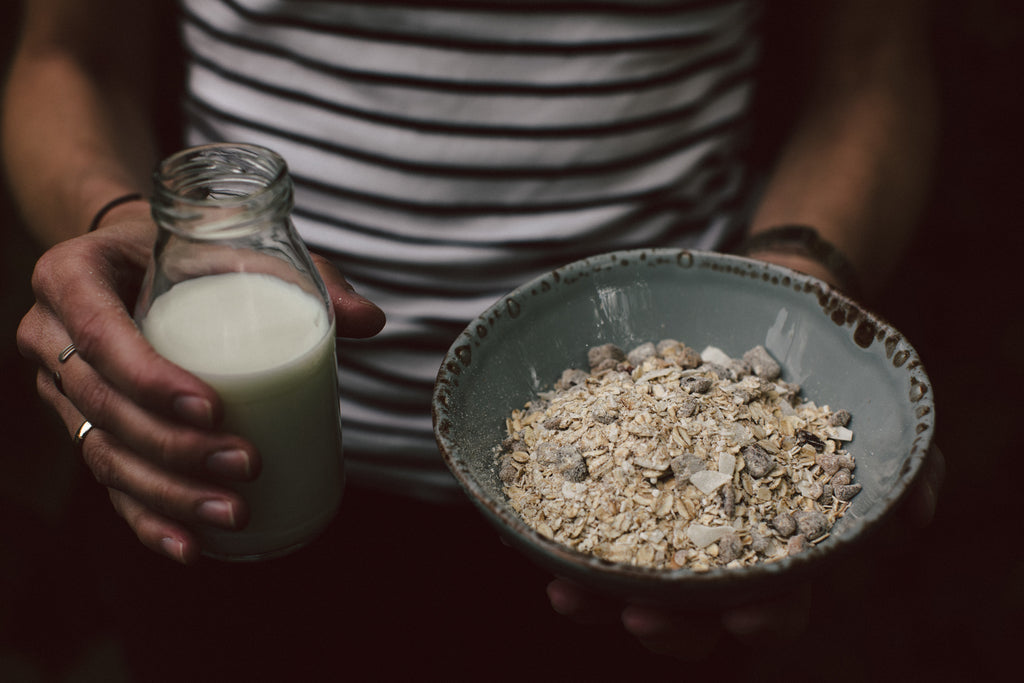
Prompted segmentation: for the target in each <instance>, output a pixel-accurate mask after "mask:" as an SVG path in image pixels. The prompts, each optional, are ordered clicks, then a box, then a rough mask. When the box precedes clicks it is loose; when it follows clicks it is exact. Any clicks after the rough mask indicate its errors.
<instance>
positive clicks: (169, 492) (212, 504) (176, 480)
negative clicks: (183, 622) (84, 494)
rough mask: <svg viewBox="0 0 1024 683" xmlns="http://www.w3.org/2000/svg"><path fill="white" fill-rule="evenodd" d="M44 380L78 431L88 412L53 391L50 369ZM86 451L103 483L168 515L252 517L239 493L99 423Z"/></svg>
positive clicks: (182, 518) (229, 523)
mask: <svg viewBox="0 0 1024 683" xmlns="http://www.w3.org/2000/svg"><path fill="white" fill-rule="evenodd" d="M38 384H39V389H40V393H42V394H45V395H47V397H48V398H49V399H51V400H52V402H53V405H54V406H55V407H56V408H57V412H58V414H59V415H60V417H61V419H62V420H63V421H64V424H65V426H66V427H67V429H68V432H69V434H74V433H75V432H77V430H78V428H79V427H80V426H81V424H82V422H83V421H84V420H85V418H84V417H83V416H82V414H81V413H79V412H78V411H77V410H76V409H75V407H74V406H73V405H72V404H71V402H70V401H68V400H66V399H63V400H62V399H61V398H58V397H55V396H54V395H53V394H55V393H57V391H56V387H54V386H53V383H52V380H50V379H49V376H48V375H47V374H46V373H45V372H40V373H39V380H38ZM81 457H82V459H83V461H84V462H85V464H86V466H87V467H88V468H89V469H90V471H91V472H92V474H93V477H94V478H95V479H96V481H98V482H99V483H100V484H102V485H103V486H106V487H108V488H111V489H116V490H117V491H120V492H123V493H125V494H127V495H129V496H130V497H132V498H134V499H135V500H136V501H138V504H140V505H144V506H145V507H146V508H147V509H148V510H150V511H152V512H153V513H155V514H157V515H160V516H161V517H163V518H165V519H171V520H176V521H178V522H180V523H182V524H187V525H196V524H206V525H212V526H216V527H219V528H225V529H240V528H243V527H244V526H245V524H246V523H247V521H248V508H247V506H246V504H245V502H244V500H243V499H242V498H241V496H239V495H238V494H237V493H235V492H233V491H231V490H229V489H226V488H223V487H217V486H214V485H211V484H205V483H202V482H199V481H196V480H193V479H188V478H185V477H182V476H180V475H176V474H173V473H170V472H166V471H164V470H162V469H160V468H158V467H156V466H154V465H153V464H152V463H150V462H148V461H146V460H145V459H144V458H141V457H139V456H138V455H136V454H134V453H131V452H130V451H128V450H127V449H126V448H125V447H124V445H123V444H121V443H120V442H118V440H117V439H116V437H114V436H113V435H111V434H109V433H108V432H106V431H104V430H103V429H101V428H93V429H92V431H90V432H89V434H88V436H87V437H86V438H85V440H84V441H83V442H82V445H81ZM129 523H131V522H129ZM133 530H135V527H133ZM136 532H137V533H138V531H137V530H136ZM147 538H148V540H150V541H151V540H152V538H150V537H147ZM186 552H187V551H186Z"/></svg>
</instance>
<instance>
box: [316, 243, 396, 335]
mask: <svg viewBox="0 0 1024 683" xmlns="http://www.w3.org/2000/svg"><path fill="white" fill-rule="evenodd" d="M312 257H313V264H314V265H315V266H316V268H317V270H319V271H320V277H321V278H323V281H324V284H325V285H326V286H327V295H328V296H329V297H330V300H331V305H333V306H334V315H335V318H336V319H337V321H338V336H339V337H352V338H356V339H365V338H367V337H372V336H373V335H375V334H377V333H378V332H380V331H381V329H382V328H383V327H384V323H385V322H386V320H387V318H386V316H385V315H384V311H382V310H381V309H380V307H378V306H377V304H375V303H373V302H372V301H370V300H369V299H367V298H366V297H364V296H362V295H360V294H358V293H356V291H355V289H354V288H353V287H352V285H350V284H349V283H348V280H346V279H345V276H344V275H343V274H342V272H341V271H340V270H338V267H337V266H335V265H334V264H333V263H331V262H330V261H328V260H327V259H326V258H324V257H323V256H320V255H318V254H313V255H312Z"/></svg>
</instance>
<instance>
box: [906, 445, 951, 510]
mask: <svg viewBox="0 0 1024 683" xmlns="http://www.w3.org/2000/svg"><path fill="white" fill-rule="evenodd" d="M945 478H946V458H945V456H944V455H943V454H942V451H940V450H939V447H938V446H934V445H933V446H932V447H931V448H930V449H929V451H928V455H927V456H926V457H925V460H924V463H923V464H922V470H921V475H920V478H919V480H918V481H917V483H915V485H914V488H913V490H912V491H911V492H910V498H909V500H908V505H909V509H908V512H909V515H910V522H911V524H913V525H914V527H916V528H917V529H923V528H925V527H927V526H928V525H929V524H931V521H932V519H933V518H934V517H935V509H936V507H937V506H938V502H939V492H940V491H941V490H942V483H943V481H944V480H945Z"/></svg>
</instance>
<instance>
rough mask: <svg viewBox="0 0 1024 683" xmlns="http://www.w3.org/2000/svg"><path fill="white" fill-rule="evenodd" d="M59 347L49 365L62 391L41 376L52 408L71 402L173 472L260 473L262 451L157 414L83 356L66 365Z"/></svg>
mask: <svg viewBox="0 0 1024 683" xmlns="http://www.w3.org/2000/svg"><path fill="white" fill-rule="evenodd" d="M56 334H57V333H56V332H55V333H54V335H56ZM51 336H53V335H51ZM55 349H56V346H51V348H50V349H49V352H48V353H47V354H46V355H47V356H49V357H50V358H52V360H50V361H48V363H47V364H46V365H49V368H50V371H49V373H48V374H49V376H50V377H52V376H53V375H54V374H55V373H56V372H60V374H61V384H62V387H61V388H60V393H57V391H56V390H54V391H51V390H50V387H49V386H47V380H46V377H41V378H40V386H39V391H40V394H41V395H43V396H44V397H45V398H47V399H48V401H49V402H50V403H51V404H52V405H54V406H58V405H59V404H61V403H63V402H65V401H70V402H71V403H72V404H73V405H74V406H76V408H75V410H76V411H77V412H79V413H81V414H83V415H84V416H86V417H87V418H88V419H89V421H90V422H92V423H93V424H94V425H95V426H97V427H100V428H102V429H104V430H105V431H107V432H110V433H112V434H116V435H117V438H118V439H119V440H120V441H121V442H122V443H123V444H124V445H125V447H126V448H127V449H128V450H131V451H133V452H135V453H138V454H140V455H142V456H144V457H146V458H147V459H149V460H150V461H152V462H153V463H156V464H158V465H160V466H161V467H164V468H167V469H169V470H171V471H174V472H178V473H182V474H187V475H192V476H200V477H206V478H209V477H214V478H221V479H231V480H236V481H248V480H251V479H253V478H255V477H256V476H257V475H258V474H259V471H260V466H261V463H260V458H259V453H258V452H257V451H256V449H255V448H254V447H253V446H252V445H251V444H250V443H248V442H247V441H245V440H244V439H242V438H241V437H239V436H236V435H232V434H222V433H214V432H208V431H203V430H197V429H195V428H191V427H187V426H183V425H180V424H178V423H174V422H171V421H169V420H166V419H164V418H161V417H160V416H158V415H154V414H153V413H150V412H149V411H146V410H144V409H142V408H141V407H139V406H137V405H136V404H134V403H133V402H132V401H131V400H130V399H129V398H128V397H126V396H124V395H123V394H121V393H120V392H119V391H118V390H117V389H116V388H115V387H113V386H112V385H111V384H109V383H108V382H106V380H105V379H104V378H102V377H100V376H99V374H98V373H96V372H95V371H94V370H93V369H92V368H91V367H89V365H88V364H87V363H86V362H85V360H84V359H81V358H79V357H78V354H73V355H72V356H71V357H70V358H68V359H67V360H66V361H65V362H63V363H61V362H60V361H59V360H58V358H57V357H58V354H59V353H60V352H57V351H55ZM46 365H44V368H45V367H46ZM46 374H47V373H46V372H45V371H44V375H46ZM69 428H73V425H69Z"/></svg>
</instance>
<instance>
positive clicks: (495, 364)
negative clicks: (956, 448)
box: [433, 249, 935, 606]
mask: <svg viewBox="0 0 1024 683" xmlns="http://www.w3.org/2000/svg"><path fill="white" fill-rule="evenodd" d="M669 337H671V338H675V339H679V340H681V341H684V342H686V343H687V344H688V345H690V346H693V347H695V348H697V349H701V348H703V347H704V346H705V345H708V344H712V345H715V346H719V347H720V348H722V349H723V350H724V351H726V352H727V353H730V354H734V355H735V354H739V353H742V352H743V351H745V350H746V349H748V348H751V347H753V346H755V345H757V344H763V345H764V346H766V348H768V350H769V351H770V352H771V353H772V354H773V355H774V356H775V357H776V359H777V360H779V361H780V363H781V364H782V366H783V368H784V375H783V376H784V378H785V379H787V380H788V381H794V382H797V383H799V384H800V385H801V386H802V387H803V391H804V395H805V396H806V397H807V398H810V399H811V400H814V401H816V402H818V403H828V404H829V405H831V406H832V407H833V408H837V409H838V408H845V409H847V410H849V411H850V413H851V414H852V415H853V421H852V422H851V424H850V427H851V429H853V431H854V434H855V438H854V440H853V441H852V442H851V443H850V444H849V446H848V448H849V450H850V452H851V454H852V455H854V457H855V458H856V459H857V464H858V467H857V471H856V479H857V482H858V483H861V484H862V485H863V486H864V489H863V490H862V491H861V493H860V494H859V495H858V496H857V497H856V498H855V499H854V502H853V506H852V507H851V509H850V512H849V513H848V514H847V515H846V516H845V517H844V518H843V519H841V520H840V521H839V523H838V524H837V525H836V527H835V528H834V529H833V534H832V536H831V537H829V538H828V539H826V540H825V541H824V542H822V543H821V544H819V545H817V546H815V547H813V548H811V549H809V550H807V551H806V552H804V553H801V554H800V555H798V556H795V557H793V558H787V559H785V560H782V561H780V562H776V563H771V564H765V565H760V566H756V567H750V568H744V569H735V570H734V569H724V568H719V569H713V570H711V571H709V572H706V573H695V572H692V571H690V570H687V569H681V570H676V571H655V570H646V569H640V568H636V567H629V566H624V565H618V564H612V563H609V562H606V561H602V560H599V559H597V558H593V557H589V556H583V555H580V554H579V553H576V552H574V551H572V550H569V549H567V548H565V547H563V546H561V545H559V544H557V543H554V542H551V541H548V540H546V539H544V538H542V537H541V536H539V535H538V534H537V533H536V532H534V531H533V530H532V529H530V528H529V527H527V526H526V525H525V524H524V523H523V522H522V521H521V520H520V519H519V517H518V516H517V515H516V513H515V512H514V511H513V510H512V509H511V508H510V507H509V506H508V505H507V503H506V502H505V500H504V495H503V494H502V492H501V485H500V482H499V480H498V478H497V472H496V468H495V466H494V452H495V449H496V448H497V447H498V444H499V443H500V441H501V439H502V436H503V433H504V431H503V430H504V419H505V417H506V416H507V415H508V414H509V412H511V410H512V409H513V408H515V407H518V406H521V405H522V404H523V403H524V402H526V401H527V400H529V399H530V398H532V397H533V396H535V395H536V393H537V392H538V391H542V390H544V389H547V388H550V384H551V382H553V381H554V380H555V379H556V378H557V377H558V375H559V374H560V373H561V371H562V370H563V369H565V368H567V367H572V366H578V367H585V362H586V350H587V348H588V347H590V346H594V345H598V344H602V343H606V342H613V343H616V344H618V345H620V346H622V347H623V348H630V347H631V346H632V345H636V344H639V343H642V342H644V341H658V340H659V339H664V338H669ZM433 419H434V431H435V436H436V438H437V443H438V446H439V448H440V450H441V453H442V456H443V457H444V460H445V462H446V464H447V465H448V467H449V469H450V470H451V471H452V473H453V474H454V476H455V478H456V479H457V480H458V481H459V483H460V484H461V485H462V487H463V489H464V490H465V492H466V494H467V495H468V496H469V498H470V500H471V501H472V502H473V503H474V504H475V505H476V507H477V508H478V509H479V510H480V511H481V512H482V513H483V514H484V516H485V517H486V518H487V519H489V520H490V521H491V522H492V523H493V524H494V525H495V526H496V528H497V529H498V530H499V531H500V532H501V533H502V534H503V535H504V536H505V537H506V538H507V540H508V541H509V542H510V544H512V545H513V546H514V547H516V548H518V549H519V550H521V551H522V552H524V553H526V554H527V555H528V556H529V557H531V558H532V559H533V560H534V561H535V562H537V563H538V564H540V565H541V566H543V567H546V568H547V569H549V570H550V571H551V572H552V573H554V574H557V575H559V576H563V577H566V578H569V579H572V580H574V581H577V582H579V583H581V584H583V585H587V586H589V587H591V588H593V589H595V590H599V591H604V592H607V593H610V594H613V595H617V596H620V597H623V598H627V599H631V600H634V601H640V602H657V603H662V604H673V605H690V606H699V605H708V604H724V603H729V602H737V601H742V600H745V599H748V598H751V597H754V596H757V595H762V594H764V593H765V592H766V591H772V590H776V589H782V588H784V587H786V586H788V585H790V583H791V582H792V581H796V580H800V579H801V578H802V577H806V576H807V575H808V574H809V573H811V572H815V571H820V570H821V568H822V567H823V566H824V565H825V564H826V563H827V562H829V561H830V560H832V559H833V558H834V557H836V556H838V555H841V554H842V553H844V552H852V551H855V549H856V548H857V547H859V545H860V544H859V541H860V540H861V539H862V538H863V537H864V536H866V535H867V534H868V533H869V532H872V531H874V530H875V529H877V528H878V527H879V526H881V525H882V523H883V521H884V520H886V519H887V516H888V515H889V513H890V512H891V511H892V510H893V509H894V508H895V507H896V505H897V504H898V502H899V501H900V499H901V498H902V496H903V495H904V493H905V492H906V491H907V489H908V488H909V486H910V484H911V483H912V482H913V480H914V478H915V477H916V476H917V474H918V473H919V472H920V470H921V465H922V462H923V460H924V458H925V456H926V455H927V452H928V450H929V448H930V446H931V440H932V435H933V434H934V431H935V410H934V404H933V401H932V391H931V386H930V384H929V382H928V377H927V375H926V374H925V371H924V368H923V366H922V364H921V362H920V359H919V358H918V355H917V352H916V351H915V350H914V348H913V347H912V346H911V345H910V344H909V343H908V342H907V340H906V339H905V338H904V336H903V335H902V334H900V333H899V332H898V331H897V330H895V329H893V328H892V327H891V326H890V325H889V324H888V323H886V322H885V321H884V320H882V319H881V318H879V317H878V316H877V315H874V314H873V313H871V312H870V311H868V310H865V309H864V308H862V307H861V306H859V305H858V304H857V303H856V302H854V301H852V300H851V299H849V298H847V297H845V296H844V295H843V294H841V293H840V292H838V291H836V290H834V289H832V288H830V287H829V286H828V285H826V284H825V283H823V282H821V281H819V280H816V279H815V278H811V277H808V276H806V275H803V274H801V273H797V272H795V271H792V270H789V269H786V268H782V267H779V266H774V265H771V264H767V263H763V262H760V261H755V260H752V259H747V258H742V257H736V256H727V255H721V254H712V253H706V252H697V251H686V250H675V249H647V250H634V251H623V252H614V253H609V254H603V255H600V256H595V257H592V258H589V259H585V260H582V261H578V262H575V263H572V264H569V265H566V266H563V267H561V268H558V269H556V270H553V271H551V272H550V273H548V274H546V275H544V276H542V277H539V278H537V279H535V280H533V281H531V282H528V283H526V284H524V285H523V286H521V287H520V288H518V289H516V290H515V291H513V292H511V293H509V294H508V295H506V296H504V297H502V298H501V299H500V300H498V301H497V302H495V303H494V304H493V305H492V306H491V307H490V308H488V309H487V310H486V311H484V312H483V313H482V314H481V315H480V316H479V317H478V318H477V319H476V320H474V321H473V322H471V323H470V324H469V325H468V326H467V327H466V329H465V330H464V331H463V332H462V333H461V334H460V335H459V337H458V339H456V341H455V342H454V343H453V344H452V346H451V348H450V350H449V352H448V354H447V356H446V357H445V359H444V362H443V363H442V365H441V368H440V370H439V372H438V376H437V382H436V385H435V389H434V402H433Z"/></svg>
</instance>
